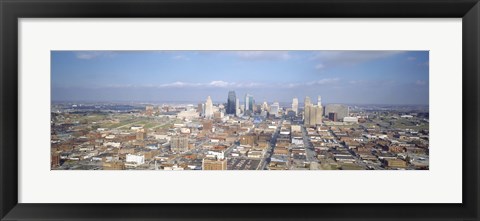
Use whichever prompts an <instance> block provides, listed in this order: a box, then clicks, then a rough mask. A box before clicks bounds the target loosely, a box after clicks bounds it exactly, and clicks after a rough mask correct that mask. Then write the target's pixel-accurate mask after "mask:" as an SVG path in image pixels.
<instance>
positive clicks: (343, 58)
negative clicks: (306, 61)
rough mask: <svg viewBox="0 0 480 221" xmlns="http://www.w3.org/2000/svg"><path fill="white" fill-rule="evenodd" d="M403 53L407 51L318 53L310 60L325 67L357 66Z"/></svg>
mask: <svg viewBox="0 0 480 221" xmlns="http://www.w3.org/2000/svg"><path fill="white" fill-rule="evenodd" d="M402 53H405V51H318V52H315V53H313V55H312V56H311V58H310V59H311V60H318V61H320V62H322V63H321V64H323V65H324V66H338V65H355V64H359V63H364V62H368V61H373V60H379V59H384V58H388V57H391V56H394V55H397V54H402Z"/></svg>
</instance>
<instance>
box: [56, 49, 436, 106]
mask: <svg viewBox="0 0 480 221" xmlns="http://www.w3.org/2000/svg"><path fill="white" fill-rule="evenodd" d="M428 62H429V53H428V51H52V52H51V70H52V76H51V83H52V84H51V89H52V91H51V99H52V102H145V103H148V102H152V103H154V102H158V103H162V102H173V101H181V102H188V103H190V102H195V103H200V102H205V100H206V98H207V96H211V97H212V100H213V101H214V102H215V103H225V102H226V101H227V97H228V91H230V90H233V91H235V92H236V96H237V98H238V99H239V100H240V103H244V98H245V94H246V93H249V94H252V95H253V96H254V99H255V101H256V103H258V104H261V103H263V102H264V101H267V102H268V103H269V104H270V103H272V102H274V101H278V102H281V103H288V102H290V103H291V101H292V98H293V97H297V98H298V99H299V103H303V100H304V98H305V96H310V98H311V100H312V102H313V103H316V101H317V96H318V95H320V96H322V103H324V104H326V103H342V104H366V105H368V104H371V105H428V104H429V100H428V98H429V90H428V89H429V67H428ZM195 103H193V104H195Z"/></svg>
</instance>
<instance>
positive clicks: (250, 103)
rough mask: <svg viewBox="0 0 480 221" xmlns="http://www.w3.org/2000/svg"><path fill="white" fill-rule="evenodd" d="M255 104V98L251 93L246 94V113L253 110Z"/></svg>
mask: <svg viewBox="0 0 480 221" xmlns="http://www.w3.org/2000/svg"><path fill="white" fill-rule="evenodd" d="M253 105H255V100H254V99H253V96H252V95H250V94H246V95H245V113H246V114H249V113H252V112H253Z"/></svg>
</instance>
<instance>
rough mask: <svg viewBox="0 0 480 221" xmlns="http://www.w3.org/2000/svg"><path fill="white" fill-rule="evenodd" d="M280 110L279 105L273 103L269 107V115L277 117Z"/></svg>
mask: <svg viewBox="0 0 480 221" xmlns="http://www.w3.org/2000/svg"><path fill="white" fill-rule="evenodd" d="M279 109H280V105H279V104H278V102H274V103H273V104H272V105H271V106H270V114H271V115H274V116H275V117H276V116H278V111H279Z"/></svg>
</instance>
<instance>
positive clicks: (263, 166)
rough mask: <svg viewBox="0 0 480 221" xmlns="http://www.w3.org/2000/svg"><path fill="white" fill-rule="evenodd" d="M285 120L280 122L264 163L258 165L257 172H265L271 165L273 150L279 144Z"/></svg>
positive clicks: (266, 152)
mask: <svg viewBox="0 0 480 221" xmlns="http://www.w3.org/2000/svg"><path fill="white" fill-rule="evenodd" d="M283 121H284V119H283V118H282V120H281V121H279V122H278V125H277V128H276V129H275V132H273V134H272V138H271V139H270V145H269V147H268V149H267V150H266V151H265V154H264V156H263V158H262V161H261V162H260V163H259V164H258V167H257V170H265V169H266V167H267V165H268V164H269V163H270V160H271V157H272V155H273V150H274V149H275V144H276V142H277V137H278V134H280V129H281V127H282V124H283Z"/></svg>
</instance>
